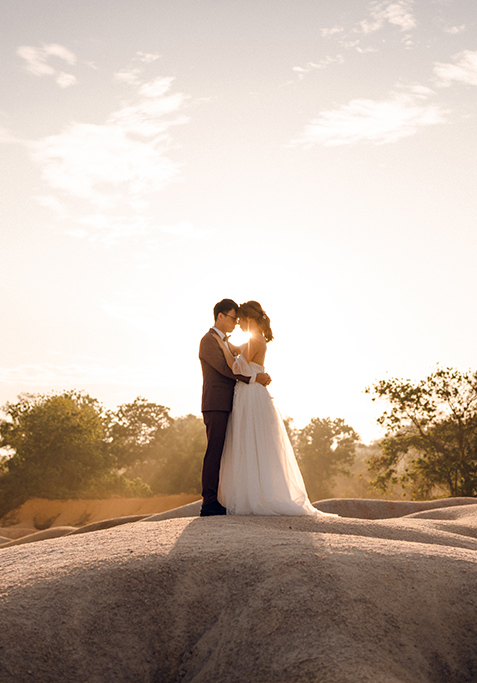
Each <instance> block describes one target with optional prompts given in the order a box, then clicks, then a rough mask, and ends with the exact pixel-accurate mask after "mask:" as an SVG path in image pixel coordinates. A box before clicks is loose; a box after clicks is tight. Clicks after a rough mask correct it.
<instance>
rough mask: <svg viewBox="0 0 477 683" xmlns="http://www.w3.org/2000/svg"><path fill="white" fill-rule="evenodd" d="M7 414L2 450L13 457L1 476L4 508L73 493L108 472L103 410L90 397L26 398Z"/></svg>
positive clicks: (0, 426) (0, 443)
mask: <svg viewBox="0 0 477 683" xmlns="http://www.w3.org/2000/svg"><path fill="white" fill-rule="evenodd" d="M4 412H5V413H6V416H7V419H5V420H2V421H1V422H0V447H2V448H7V449H8V452H9V454H10V457H7V459H6V460H5V461H4V463H3V470H4V473H3V475H1V476H0V492H1V494H2V495H1V497H2V498H3V507H5V505H10V504H11V503H13V502H16V501H20V502H16V504H17V505H18V504H20V503H21V502H24V501H25V500H27V499H28V498H29V497H31V496H42V497H51V498H54V497H65V496H66V495H71V494H74V493H76V492H78V491H81V490H83V489H85V488H87V486H88V485H89V484H90V483H91V482H92V481H93V480H94V478H95V477H97V476H99V475H101V474H104V473H105V472H107V471H108V470H109V468H110V465H111V459H110V457H109V454H108V451H107V448H106V446H105V443H104V441H103V424H102V420H101V414H100V413H101V411H100V406H99V404H98V402H97V401H96V400H95V399H92V398H91V397H90V396H88V395H87V394H80V393H78V392H65V393H63V394H61V395H53V396H45V395H41V394H36V395H30V394H23V395H22V396H20V398H19V400H18V401H17V402H16V403H7V404H6V406H5V407H4ZM0 507H2V505H1V501H0ZM11 507H15V505H13V504H12V505H11ZM11 507H10V509H11Z"/></svg>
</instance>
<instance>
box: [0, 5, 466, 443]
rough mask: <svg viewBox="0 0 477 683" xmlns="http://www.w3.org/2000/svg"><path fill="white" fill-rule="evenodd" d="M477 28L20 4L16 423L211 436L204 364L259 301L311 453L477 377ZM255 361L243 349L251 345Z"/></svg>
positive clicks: (13, 261) (290, 409)
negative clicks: (69, 417)
mask: <svg viewBox="0 0 477 683" xmlns="http://www.w3.org/2000/svg"><path fill="white" fill-rule="evenodd" d="M476 20H477V5H476V4H475V3H473V2H468V0H420V1H419V2H417V1H414V0H394V1H389V0H383V1H377V2H375V1H372V2H367V1H362V0H336V1H335V2H325V1H324V0H316V1H313V0H274V1H271V0H254V1H253V2H251V1H250V0H240V1H239V0H200V1H199V0H174V2H170V1H166V0H135V1H134V2H126V1H125V0H101V2H98V1H96V2H93V1H92V0H81V2H78V1H77V0H61V1H59V0H3V2H2V22H1V26H0V33H1V41H0V54H1V61H0V64H1V67H0V85H1V89H0V92H1V96H0V167H1V178H2V182H1V184H0V206H1V216H2V220H1V225H0V273H1V277H0V296H1V306H2V315H1V323H0V405H3V404H5V403H6V402H7V401H10V402H14V401H15V400H16V398H17V396H18V395H19V394H20V393H23V392H30V393H32V392H50V391H63V390H68V389H73V388H77V389H81V390H85V391H87V392H88V393H90V394H91V395H92V396H94V397H95V398H97V399H99V400H100V401H101V402H102V403H103V404H104V405H105V406H106V407H108V408H114V407H116V406H118V405H120V404H122V403H126V402H129V401H132V400H134V398H135V397H136V396H144V397H145V398H147V399H148V400H150V401H153V402H156V403H159V404H161V405H164V406H167V407H169V408H170V411H171V415H173V416H180V415H185V414H188V413H193V414H196V415H200V394H201V371H200V364H199V360H198V345H199V341H200V339H201V337H202V336H203V335H204V334H205V333H206V331H207V330H208V329H209V328H210V326H211V325H212V324H213V315H212V309H213V306H214V304H215V303H216V302H217V301H219V300H221V299H222V298H232V299H234V300H235V301H237V302H238V303H241V302H243V301H247V300H250V299H254V300H258V301H259V302H260V303H261V304H262V306H263V308H264V309H265V310H266V312H267V313H268V315H269V317H270V319H271V325H272V329H273V333H274V336H275V339H274V341H273V342H271V343H270V344H269V347H268V354H267V360H266V369H267V371H268V372H269V373H270V375H271V376H272V384H271V385H270V392H271V393H272V395H273V397H274V398H275V401H276V404H277V406H278V408H279V410H280V412H281V413H282V415H283V416H284V417H285V416H289V417H291V418H293V419H294V422H295V425H296V426H297V427H299V428H301V427H303V426H305V425H306V424H307V423H308V422H309V421H310V420H311V419H312V418H314V417H320V418H324V417H331V418H337V417H340V418H343V419H344V420H345V421H346V422H347V423H348V424H349V425H351V426H352V427H354V429H355V430H356V431H357V432H358V433H359V434H360V436H361V439H362V440H363V442H365V443H369V442H370V441H371V440H373V439H376V438H379V436H380V435H381V432H380V429H379V427H378V425H377V423H376V418H377V417H378V416H379V414H380V413H381V412H382V411H383V410H384V409H385V406H384V405H376V404H375V403H373V402H372V401H371V399H370V397H369V395H368V394H366V392H365V389H366V387H367V386H371V385H372V384H373V383H374V382H376V381H378V380H380V379H384V378H386V377H399V378H406V379H413V380H418V379H421V378H424V377H425V376H427V374H429V373H430V372H432V370H433V369H435V367H436V365H437V364H440V365H442V366H450V367H456V368H458V369H461V370H468V369H473V370H477V359H476V344H475V339H476V338H477V317H476V316H475V312H474V307H475V304H474V301H475V292H476V291H477V268H476V267H475V261H476V246H477V238H476V214H477V211H476V209H477V199H476V197H477V192H476V189H475V187H476V173H475V159H476V158H477V144H476V143H477V127H476V115H477V111H476V102H477V31H476V28H477V27H476V23H477V22H476ZM235 341H236V342H240V341H242V339H241V338H240V336H239V334H238V333H237V335H236V337H235Z"/></svg>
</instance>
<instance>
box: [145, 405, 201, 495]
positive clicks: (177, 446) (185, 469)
mask: <svg viewBox="0 0 477 683" xmlns="http://www.w3.org/2000/svg"><path fill="white" fill-rule="evenodd" d="M206 445H207V440H206V434H205V427H204V424H203V422H202V420H201V419H200V418H198V417H196V416H195V415H186V416H185V417H179V418H177V419H176V420H174V422H173V423H172V425H171V427H170V428H169V429H168V430H167V432H166V434H165V435H164V440H163V442H162V444H161V446H162V448H161V458H160V459H159V461H158V464H159V467H158V468H157V471H156V473H155V476H154V477H153V479H152V481H151V482H150V483H151V488H152V490H153V491H154V492H155V493H200V491H201V472H202V460H203V457H204V453H205V449H206Z"/></svg>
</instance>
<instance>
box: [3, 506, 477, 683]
mask: <svg viewBox="0 0 477 683" xmlns="http://www.w3.org/2000/svg"><path fill="white" fill-rule="evenodd" d="M455 502H456V503H457V504H455V505H454V504H453V501H450V502H449V501H433V502H432V503H431V504H428V505H426V506H425V507H424V509H423V508H422V505H421V504H418V503H416V504H414V503H411V504H410V505H411V506H414V507H411V508H409V507H406V508H403V507H400V506H398V509H396V508H393V513H394V515H393V516H391V515H390V509H388V508H387V506H388V505H393V504H392V503H385V504H384V507H383V501H343V502H341V503H340V501H322V502H320V503H319V504H318V505H319V507H332V508H334V511H337V512H338V511H339V508H340V505H341V512H342V514H343V516H342V517H341V518H326V517H324V518H318V519H316V518H306V517H214V518H205V519H204V518H198V517H194V516H191V517H181V514H183V512H184V510H178V511H176V516H174V517H170V518H169V519H162V520H161V519H157V518H158V517H160V516H161V515H160V514H157V515H151V516H147V517H144V518H142V519H136V521H133V522H132V523H120V524H118V525H117V526H114V527H111V528H109V529H103V530H99V531H98V530H96V531H91V532H89V533H88V532H84V533H82V534H73V535H71V534H68V535H66V536H63V537H62V538H56V539H49V540H42V541H41V542H39V543H28V544H23V545H19V546H16V547H8V548H6V547H4V548H2V550H0V557H1V559H2V566H3V571H2V575H1V580H0V605H1V608H0V609H1V618H2V626H3V628H2V629H1V632H0V652H1V653H2V654H1V657H0V681H1V682H2V683H17V682H19V681H28V680H33V681H39V682H43V681H44V682H48V683H56V682H58V683H60V682H61V683H64V681H68V683H79V682H82V683H84V682H86V681H87V682H88V683H102V682H106V681H115V682H119V683H122V682H124V683H126V682H127V683H136V682H137V683H139V682H142V681H144V682H146V681H147V682H149V683H169V682H170V683H172V682H177V681H183V682H191V683H192V682H193V683H210V682H211V681H217V682H219V683H229V682H230V683H235V682H237V683H238V682H240V683H242V682H243V683H245V682H246V683H249V682H252V681H253V683H275V682H276V683H288V682H290V683H292V682H293V683H307V682H310V683H311V682H316V683H361V682H363V683H364V682H373V683H473V682H475V681H477V647H476V642H477V552H476V551H477V501H476V500H475V499H460V500H457V501H455ZM192 507H194V506H192ZM399 507H400V509H399ZM351 508H352V509H354V510H361V512H362V514H363V517H362V518H358V517H356V516H355V517H351V516H346V514H347V513H348V512H349V511H350V509H351ZM188 509H189V511H190V507H189V508H188ZM377 510H381V512H383V511H384V513H386V512H387V513H388V514H383V518H381V519H378V518H376V517H374V518H373V516H372V515H373V514H374V513H376V514H377ZM373 511H374V512H373ZM402 513H404V515H402ZM162 514H167V515H169V516H170V513H162ZM399 514H400V516H399ZM365 515H367V516H365ZM396 515H398V516H396Z"/></svg>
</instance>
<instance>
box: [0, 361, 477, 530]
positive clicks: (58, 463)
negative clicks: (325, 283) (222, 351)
mask: <svg viewBox="0 0 477 683" xmlns="http://www.w3.org/2000/svg"><path fill="white" fill-rule="evenodd" d="M367 392H368V393H369V394H370V395H371V397H372V400H384V401H385V402H386V404H387V409H386V411H385V412H384V413H383V415H382V416H381V417H380V418H379V420H378V422H379V423H380V424H381V425H382V426H383V428H384V429H385V430H386V435H385V436H384V438H382V439H381V440H380V441H379V442H375V443H374V444H371V445H370V446H365V445H364V444H361V443H360V442H359V436H358V434H357V433H356V432H355V430H354V429H353V428H352V427H350V426H349V425H347V424H346V422H345V421H344V420H343V419H341V418H337V419H331V418H329V417H328V418H313V419H312V420H311V422H310V423H309V424H308V425H307V426H306V427H304V428H303V429H296V428H294V426H293V421H292V420H291V419H287V420H286V421H285V422H286V427H287V431H288V434H289V436H290V439H291V441H292V444H293V447H294V450H295V454H296V456H297V459H298V462H299V465H300V469H301V471H302V473H303V477H304V480H305V484H306V487H307V490H308V494H309V496H310V499H311V500H312V501H314V500H319V499H323V498H330V497H358V498H367V497H388V498H399V497H401V498H402V497H403V496H404V497H406V498H410V499H426V498H432V497H442V496H475V495H476V494H477V373H473V372H470V371H469V372H467V373H461V372H459V371H457V370H453V369H451V368H446V369H442V368H438V369H437V370H436V371H435V372H434V373H432V374H431V375H429V376H428V377H427V378H425V379H423V380H421V381H418V382H410V381H409V380H399V379H387V380H383V381H380V382H377V383H376V384H375V385H374V386H373V387H370V388H368V389H367ZM3 412H4V414H5V418H4V419H2V420H0V448H1V449H2V450H1V451H0V454H1V456H0V457H1V459H0V517H1V516H3V515H4V514H6V513H7V512H8V511H10V510H11V509H13V508H15V507H17V506H19V505H21V504H22V503H23V502H25V501H26V500H28V498H31V497H42V498H50V499H53V498H60V499H67V498H101V497H109V496H112V495H118V496H150V495H153V494H174V493H196V494H198V495H200V476H201V468H202V458H203V455H204V451H205V447H206V436H205V428H204V425H203V422H202V419H201V418H199V417H197V416H195V415H186V416H183V417H178V418H173V417H171V415H170V413H169V409H168V408H166V407H164V406H162V405H158V404H156V403H151V402H150V401H147V400H146V399H145V398H141V397H138V398H136V399H135V400H134V401H133V402H132V403H125V404H123V405H121V406H119V407H118V408H117V410H115V411H111V410H105V409H104V407H103V406H102V405H101V404H100V402H99V401H97V400H96V399H94V398H92V397H91V396H89V395H88V394H85V393H81V392H77V391H67V392H63V393H61V394H48V395H45V394H24V395H21V396H20V397H19V398H18V400H17V402H16V403H7V404H6V406H4V408H3Z"/></svg>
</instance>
